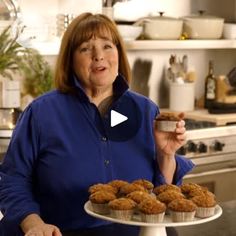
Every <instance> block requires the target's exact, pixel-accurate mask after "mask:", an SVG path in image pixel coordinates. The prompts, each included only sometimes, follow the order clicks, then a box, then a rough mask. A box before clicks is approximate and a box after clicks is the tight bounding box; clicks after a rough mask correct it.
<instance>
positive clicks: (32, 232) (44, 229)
mask: <svg viewBox="0 0 236 236" xmlns="http://www.w3.org/2000/svg"><path fill="white" fill-rule="evenodd" d="M25 236H62V234H61V232H60V230H59V229H58V228H57V227H56V226H55V225H50V224H45V223H44V224H40V225H37V226H35V227H33V228H31V229H29V230H28V231H27V233H26V234H25Z"/></svg>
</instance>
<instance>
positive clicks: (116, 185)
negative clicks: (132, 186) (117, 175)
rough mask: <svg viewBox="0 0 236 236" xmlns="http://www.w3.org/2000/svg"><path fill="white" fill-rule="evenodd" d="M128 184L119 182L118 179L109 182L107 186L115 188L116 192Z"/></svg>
mask: <svg viewBox="0 0 236 236" xmlns="http://www.w3.org/2000/svg"><path fill="white" fill-rule="evenodd" d="M128 183H129V182H127V181H125V180H119V179H115V180H112V181H110V182H109V183H108V184H109V185H111V186H112V187H113V188H116V189H117V191H118V192H119V191H120V188H121V187H122V186H124V185H126V184H128Z"/></svg>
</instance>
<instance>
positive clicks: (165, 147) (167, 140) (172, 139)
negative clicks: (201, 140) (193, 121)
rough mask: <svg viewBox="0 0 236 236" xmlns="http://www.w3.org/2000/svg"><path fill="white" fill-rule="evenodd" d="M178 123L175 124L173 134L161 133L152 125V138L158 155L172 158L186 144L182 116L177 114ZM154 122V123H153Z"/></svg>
mask: <svg viewBox="0 0 236 236" xmlns="http://www.w3.org/2000/svg"><path fill="white" fill-rule="evenodd" d="M179 117H180V119H181V120H180V121H179V122H177V124H176V129H175V132H161V131H158V130H157V129H156V124H154V136H155V142H156V146H157V151H158V154H160V155H164V156H166V155H168V156H174V154H175V152H176V151H177V150H178V149H179V148H180V147H181V146H183V145H184V144H185V142H186V133H185V131H186V129H185V121H184V120H183V118H184V114H183V113H180V114H179ZM154 122H156V121H154Z"/></svg>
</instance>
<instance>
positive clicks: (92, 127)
mask: <svg viewBox="0 0 236 236" xmlns="http://www.w3.org/2000/svg"><path fill="white" fill-rule="evenodd" d="M130 79H131V73H130V68H129V65H128V60H127V57H126V53H125V49H124V45H123V42H122V40H121V37H120V35H119V33H118V32H117V28H116V26H115V24H114V23H113V22H112V21H110V20H109V19H108V18H107V17H106V16H103V15H99V14H96V15H93V14H90V13H84V14H82V15H80V16H78V17H77V18H76V19H75V20H74V21H73V22H72V23H71V24H70V25H69V27H68V29H67V31H66V32H65V34H64V36H63V39H62V44H61V48H60V52H59V56H58V60H57V65H56V73H55V83H56V90H55V91H52V92H49V93H47V94H45V95H43V96H41V97H39V98H37V99H35V100H34V101H33V102H32V104H30V105H29V106H28V107H27V108H26V110H25V111H24V113H23V114H22V116H21V118H20V119H19V120H18V123H17V126H16V128H15V130H14V133H13V136H12V139H11V142H10V145H9V148H8V151H7V153H6V156H5V159H4V163H3V164H2V166H1V176H0V177H1V185H0V186H1V187H0V206H1V211H2V212H3V215H4V217H3V219H2V221H1V224H2V226H1V228H2V230H3V232H5V234H4V233H3V235H8V236H9V235H15V234H16V235H22V234H24V235H26V236H30V235H40V236H41V235H46V236H61V235H62V232H65V234H63V235H67V234H66V232H70V231H83V232H87V231H86V230H87V229H89V228H90V229H93V228H96V229H102V228H104V227H105V226H104V225H106V224H108V222H104V221H101V220H97V219H95V218H93V217H90V216H88V215H87V214H86V213H85V211H84V209H83V206H84V204H85V202H86V201H87V200H88V187H89V186H90V185H92V184H95V183H99V182H100V183H106V182H109V181H111V180H113V179H123V180H126V181H133V180H135V179H139V178H144V179H147V180H149V181H152V182H153V183H154V184H155V185H158V184H162V183H174V184H180V183H181V180H182V177H183V176H184V174H186V173H187V172H188V171H189V170H191V168H192V167H193V164H192V162H191V161H188V160H185V159H184V158H183V157H180V156H176V155H175V152H176V150H177V149H179V148H180V147H181V145H183V143H184V142H185V127H184V121H183V120H181V121H180V122H178V123H177V128H176V132H175V133H165V132H158V131H156V130H155V129H153V121H154V119H155V117H156V116H157V115H158V113H159V110H158V107H157V106H156V105H155V104H154V103H153V102H151V101H150V100H149V99H148V98H146V97H144V96H141V95H138V94H136V93H134V92H132V91H130V90H129V89H128V84H129V82H130ZM111 110H114V111H117V112H121V113H122V112H123V113H124V114H125V115H127V116H128V121H127V122H123V124H120V125H117V126H116V127H111V126H110V121H111V120H110V116H109V114H110V112H111ZM123 113H122V114H123ZM109 227H110V226H108V228H109ZM105 228H106V227H105ZM9 232H14V234H10V233H9ZM20 232H21V233H20ZM104 232H105V231H103V233H102V234H101V235H109V234H110V233H107V234H106V233H104ZM119 233H120V232H119ZM78 235H80V234H78ZM86 235H88V234H86ZM96 235H98V234H96ZM127 235H130V234H127Z"/></svg>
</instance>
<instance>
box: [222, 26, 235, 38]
mask: <svg viewBox="0 0 236 236" xmlns="http://www.w3.org/2000/svg"><path fill="white" fill-rule="evenodd" d="M223 38H225V39H236V23H225V24H224V27H223Z"/></svg>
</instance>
